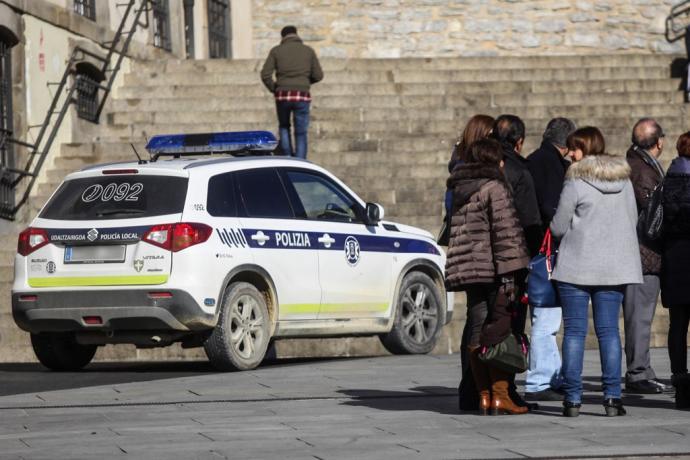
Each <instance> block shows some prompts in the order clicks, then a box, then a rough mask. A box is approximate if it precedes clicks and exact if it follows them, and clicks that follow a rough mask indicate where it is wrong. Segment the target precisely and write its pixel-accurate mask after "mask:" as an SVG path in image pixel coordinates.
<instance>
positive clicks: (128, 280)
mask: <svg viewBox="0 0 690 460" xmlns="http://www.w3.org/2000/svg"><path fill="white" fill-rule="evenodd" d="M166 281H168V275H144V276H63V277H49V278H29V286H31V287H64V286H123V285H128V284H135V285H136V284H163V283H165V282H166Z"/></svg>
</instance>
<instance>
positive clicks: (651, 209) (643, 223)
mask: <svg viewBox="0 0 690 460" xmlns="http://www.w3.org/2000/svg"><path fill="white" fill-rule="evenodd" d="M663 223H664V183H663V182H662V183H660V184H659V185H657V186H656V187H654V190H652V191H651V192H650V193H649V195H648V196H647V205H646V206H645V207H644V208H642V211H641V212H640V215H639V217H638V219H637V235H638V236H639V238H640V239H641V240H642V241H655V240H658V239H659V237H660V236H661V230H662V224H663Z"/></svg>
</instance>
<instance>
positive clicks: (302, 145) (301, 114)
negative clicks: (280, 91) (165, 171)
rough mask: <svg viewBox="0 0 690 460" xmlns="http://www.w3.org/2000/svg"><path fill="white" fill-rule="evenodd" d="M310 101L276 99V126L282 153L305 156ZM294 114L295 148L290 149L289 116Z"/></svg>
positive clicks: (299, 156)
mask: <svg viewBox="0 0 690 460" xmlns="http://www.w3.org/2000/svg"><path fill="white" fill-rule="evenodd" d="M310 104H311V103H310V102H284V101H276V112H277V113H278V127H279V134H280V148H281V149H282V151H283V154H285V155H289V156H293V157H298V158H307V131H308V129H309V106H310ZM293 114H294V122H295V143H296V144H297V150H296V151H295V150H293V149H292V135H291V134H290V118H291V117H292V115H293Z"/></svg>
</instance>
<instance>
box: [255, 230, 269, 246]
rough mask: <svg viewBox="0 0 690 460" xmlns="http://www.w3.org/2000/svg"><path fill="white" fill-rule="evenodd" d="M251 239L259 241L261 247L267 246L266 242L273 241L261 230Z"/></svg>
mask: <svg viewBox="0 0 690 460" xmlns="http://www.w3.org/2000/svg"><path fill="white" fill-rule="evenodd" d="M251 238H252V240H254V241H257V242H258V243H259V246H263V245H264V244H266V241H268V240H270V239H271V237H270V236H268V235H266V234H264V232H262V231H261V230H259V231H258V232H256V233H254V234H253V235H252V236H251Z"/></svg>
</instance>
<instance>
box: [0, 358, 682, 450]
mask: <svg viewBox="0 0 690 460" xmlns="http://www.w3.org/2000/svg"><path fill="white" fill-rule="evenodd" d="M653 363H654V365H655V367H656V369H657V372H658V373H659V375H660V377H662V378H663V380H666V379H665V378H666V377H668V373H669V370H668V364H667V358H666V352H665V350H661V349H656V350H653ZM598 369H599V358H598V354H597V352H596V351H588V352H587V355H586V365H585V376H586V377H585V383H586V386H585V390H586V395H585V405H584V406H583V410H582V414H581V415H580V417H578V418H574V419H567V418H564V417H562V416H560V403H558V402H551V403H544V404H542V406H541V410H539V411H538V412H536V413H533V414H530V415H526V416H502V417H480V416H477V415H474V414H467V413H463V414H461V413H459V412H458V410H457V396H456V387H457V383H458V378H459V365H458V356H457V355H450V356H392V357H390V356H389V357H376V358H358V359H331V360H328V359H320V360H300V361H294V360H292V361H277V362H273V363H268V364H266V365H264V366H262V367H261V368H259V369H257V370H254V371H251V372H235V373H225V374H224V373H218V372H215V371H213V369H211V368H210V366H209V365H208V364H207V363H205V362H178V363H113V364H110V363H100V364H93V365H91V366H89V367H88V368H87V369H86V370H85V371H84V372H79V373H51V372H47V371H44V370H43V369H42V368H41V367H40V366H38V365H31V364H2V365H0V458H1V459H15V458H17V459H19V458H26V459H38V458H41V459H66V458H84V459H87V458H98V459H104V458H137V459H139V458H145V459H148V458H151V459H178V458H179V459H194V458H198V459H223V458H228V459H243V458H246V459H274V458H275V459H286V458H289V459H293V458H295V459H296V458H302V459H324V460H327V459H328V460H330V459H354V458H358V459H370V458H373V459H378V458H380V459H388V458H394V459H396V460H402V459H408V458H409V459H452V458H523V457H544V458H556V457H572V458H584V457H597V458H598V457H602V458H611V457H628V456H643V455H652V456H657V457H663V458H681V457H683V458H684V456H688V457H690V412H688V411H678V410H675V409H674V408H673V400H672V394H663V395H658V396H657V395H654V396H632V395H631V396H627V397H625V402H626V404H627V406H628V416H626V417H618V418H606V417H604V416H603V408H602V407H601V406H600V398H601V397H600V394H599V393H598V388H599V383H598V382H599V378H598V375H599V371H598Z"/></svg>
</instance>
